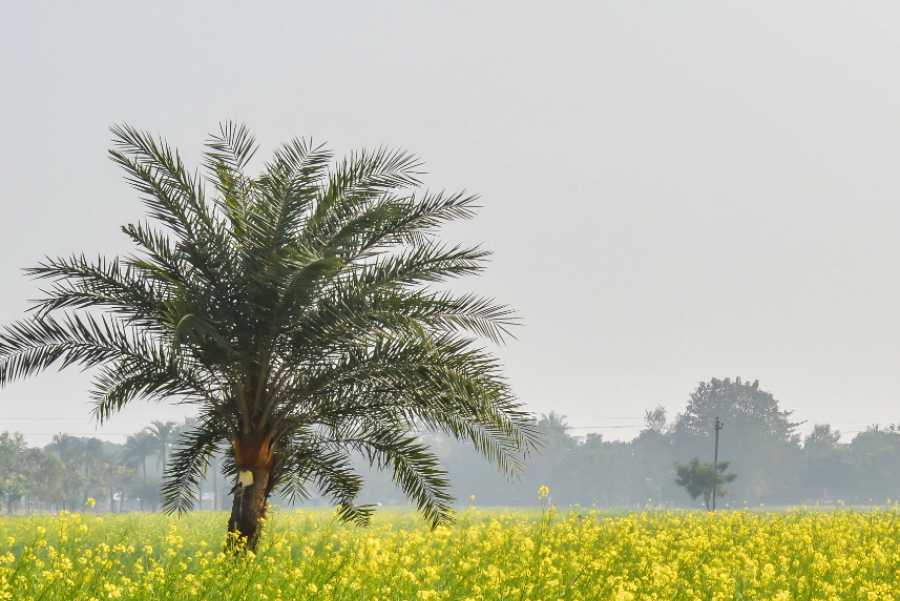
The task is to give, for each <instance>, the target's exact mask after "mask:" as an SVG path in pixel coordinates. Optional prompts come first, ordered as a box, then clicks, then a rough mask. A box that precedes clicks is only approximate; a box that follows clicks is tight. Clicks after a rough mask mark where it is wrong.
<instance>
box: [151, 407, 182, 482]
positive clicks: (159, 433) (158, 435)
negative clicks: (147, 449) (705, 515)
mask: <svg viewBox="0 0 900 601" xmlns="http://www.w3.org/2000/svg"><path fill="white" fill-rule="evenodd" d="M177 431H178V425H177V424H176V423H175V422H163V421H159V420H154V421H153V422H152V423H151V424H150V425H149V426H147V432H148V433H149V434H150V436H152V437H153V441H154V442H155V443H156V448H157V461H158V464H159V467H160V469H161V470H162V472H163V473H165V472H166V461H168V459H169V447H171V446H172V444H173V443H174V442H175V436H176V433H177Z"/></svg>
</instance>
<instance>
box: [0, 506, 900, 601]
mask: <svg viewBox="0 0 900 601" xmlns="http://www.w3.org/2000/svg"><path fill="white" fill-rule="evenodd" d="M222 518H223V516H222V515H221V514H218V513H215V512H198V513H193V514H190V515H187V516H185V517H182V518H175V517H168V516H164V515H160V514H123V515H96V514H91V513H90V512H86V513H84V514H79V513H63V514H59V515H56V516H32V517H24V516H23V517H11V518H4V519H0V599H10V600H13V599H14V600H16V601H37V600H41V601H62V600H66V601H70V600H79V601H80V600H92V601H101V600H107V599H123V600H126V599H127V600H141V601H147V600H151V599H152V600H163V599H165V600H182V599H206V600H210V601H215V600H225V599H229V600H230V599H259V600H285V601H286V600H288V599H325V600H331V599H335V600H336V599H346V600H354V601H357V600H403V601H405V600H409V599H444V600H453V601H456V600H476V599H477V600H500V599H505V600H526V599H528V600H533V601H534V600H545V599H572V600H595V599H611V600H616V601H624V600H629V599H630V600H635V599H657V600H663V599H665V600H674V599H684V600H697V601H700V600H712V599H715V600H726V599H727V600H731V599H765V600H772V599H774V600H779V601H787V600H789V599H804V600H807V599H809V600H822V601H825V600H829V601H832V600H833V601H837V600H841V601H852V600H866V601H873V600H890V599H897V598H900V585H898V584H897V583H898V582H900V512H898V511H895V510H878V511H869V512H859V511H832V512H817V511H789V512H781V513H776V512H769V513H764V512H752V511H736V512H720V513H715V514H713V513H701V512H673V511H665V512H664V511H658V512H657V511H645V512H641V513H629V514H618V515H616V514H606V513H601V512H598V511H574V510H573V511H568V512H564V513H557V512H556V511H555V510H553V509H550V510H547V511H544V512H537V511H506V510H480V509H477V508H469V509H467V510H465V511H462V512H460V514H459V515H458V516H457V519H456V521H455V523H454V524H453V525H450V526H439V527H438V528H437V529H435V530H431V529H430V528H429V527H428V525H427V524H425V523H424V522H423V521H422V519H421V517H420V516H418V515H416V514H415V513H412V512H407V511H387V512H384V513H380V514H378V515H377V516H376V518H375V519H374V521H373V523H372V524H371V525H370V526H369V527H357V526H353V525H347V524H344V523H342V522H340V521H339V520H337V519H335V516H334V515H333V514H331V513H330V512H328V511H324V510H321V511H308V510H304V511H291V512H282V511H278V510H275V511H272V512H271V513H270V514H269V517H268V518H267V522H266V526H265V534H264V536H263V537H262V539H261V542H260V544H259V547H258V548H257V550H256V552H252V551H247V552H246V553H237V554H235V553H231V552H223V548H224V544H223V543H224V542H225V541H224V539H223V537H222V534H221V522H222ZM235 564H238V565H235Z"/></svg>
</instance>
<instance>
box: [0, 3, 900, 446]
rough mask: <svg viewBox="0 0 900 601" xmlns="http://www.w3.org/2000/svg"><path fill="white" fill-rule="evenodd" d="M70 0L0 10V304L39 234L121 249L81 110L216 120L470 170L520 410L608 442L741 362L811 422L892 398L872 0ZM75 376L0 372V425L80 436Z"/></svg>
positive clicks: (896, 106) (880, 40)
mask: <svg viewBox="0 0 900 601" xmlns="http://www.w3.org/2000/svg"><path fill="white" fill-rule="evenodd" d="M77 4H78V6H76V3H70V2H58V3H55V4H53V3H39V2H19V3H15V4H14V5H9V6H7V8H6V10H5V11H4V18H3V20H2V22H0V50H2V52H0V73H2V89H3V92H2V94H0V115H2V119H3V127H2V134H3V139H2V144H0V160H2V165H3V167H2V170H3V176H2V178H0V203H2V208H3V211H2V213H0V245H2V251H3V252H2V253H0V282H2V296H0V321H3V322H7V321H10V320H13V319H16V318H18V317H19V316H20V315H21V313H22V311H23V310H24V308H25V307H26V300H27V299H28V298H31V297H33V296H34V293H35V290H36V284H35V283H34V282H30V281H28V280H26V279H25V278H24V277H23V276H22V274H21V271H20V269H21V268H22V267H25V266H28V265H31V264H33V263H34V262H35V261H37V260H39V259H40V258H41V257H42V256H43V255H45V254H51V255H54V254H68V253H71V252H80V251H82V250H84V251H86V252H88V253H89V254H96V253H98V252H103V253H116V252H123V251H126V250H127V249H128V247H127V245H126V242H125V240H124V238H123V236H122V235H121V234H120V233H119V231H118V226H119V225H120V224H123V223H125V222H127V221H130V220H134V219H136V218H138V217H139V216H140V215H141V212H142V207H141V205H140V203H139V201H138V199H137V197H136V195H135V194H134V193H132V191H131V190H130V189H129V188H128V187H127V186H126V185H125V184H124V183H123V181H122V178H121V176H120V174H119V173H118V172H117V170H116V168H115V167H114V166H113V165H112V164H111V163H110V162H109V161H108V160H107V158H106V154H105V151H106V148H107V146H108V139H109V133H108V130H107V127H108V126H109V125H110V124H112V123H114V122H118V121H123V120H126V121H128V122H131V123H133V124H135V125H138V126H140V127H143V128H148V129H151V130H153V131H155V132H158V133H161V134H164V135H165V136H167V137H168V138H169V140H170V141H171V142H173V143H174V144H176V145H178V146H179V147H181V148H182V149H183V150H184V151H185V153H186V154H187V155H188V156H189V157H191V158H194V157H196V156H197V153H198V152H199V150H200V147H201V144H202V141H203V139H204V137H205V134H206V133H207V132H208V131H210V130H212V129H213V128H214V127H215V125H216V123H217V122H218V121H220V120H223V119H236V120H240V121H244V122H246V123H247V124H248V125H250V126H251V127H252V128H253V129H254V130H255V131H256V133H257V135H258V138H259V139H260V141H261V142H262V144H263V148H264V150H269V149H271V148H273V147H274V146H275V145H276V144H277V143H279V142H282V141H285V140H286V139H288V138H290V137H292V136H298V135H305V136H313V137H314V138H315V139H317V140H328V141H329V142H331V144H332V145H333V146H334V147H335V148H336V149H338V150H340V151H343V150H346V149H349V148H351V147H354V146H373V145H380V144H388V145H396V146H403V147H405V148H407V149H409V150H412V151H414V152H416V153H418V154H419V155H421V156H422V157H423V158H424V159H425V160H426V161H427V163H428V167H429V173H430V175H429V177H428V184H429V186H430V187H432V188H448V189H458V188H466V189H467V190H470V191H474V192H478V193H480V194H482V196H483V202H484V209H483V211H482V212H481V214H480V216H479V218H478V219H477V220H475V221H474V222H471V223H469V224H466V225H465V226H463V227H460V228H455V229H454V230H453V231H452V232H450V233H448V236H449V237H452V238H456V239H461V240H467V241H468V240H472V241H483V242H485V243H486V244H487V246H488V247H490V248H492V249H493V250H494V251H495V256H494V260H493V263H492V265H491V266H490V269H489V270H488V273H487V274H486V275H485V276H484V277H483V278H481V279H480V280H477V281H475V280H473V281H471V286H470V287H471V288H474V289H477V290H478V291H480V292H486V293H489V294H491V295H494V296H496V297H498V298H499V299H501V300H504V301H507V302H509V303H510V304H512V305H514V306H515V307H517V308H518V309H519V311H520V313H521V315H522V317H523V318H524V320H525V323H526V325H525V326H524V327H523V328H522V329H521V330H520V332H519V339H518V340H517V341H515V342H513V343H511V344H510V345H509V346H508V347H507V348H505V349H503V350H502V357H503V359H504V361H505V363H506V365H507V367H508V373H509V375H510V378H511V380H512V383H513V385H514V387H515V389H516V391H517V392H518V393H519V394H520V396H521V397H522V398H523V399H524V400H525V401H526V402H527V403H528V404H529V405H530V407H531V408H532V409H533V410H534V411H538V412H546V411H549V410H555V411H557V412H560V413H563V414H565V415H568V416H569V420H570V422H571V423H572V424H573V425H576V426H603V428H601V431H603V432H604V434H605V435H607V436H610V437H630V436H631V435H632V434H634V433H635V432H636V431H637V429H636V427H635V426H637V425H638V424H639V420H638V419H637V418H639V417H640V415H641V414H642V412H643V411H644V410H645V409H647V408H650V407H652V406H654V405H656V404H659V403H662V404H664V405H665V406H666V407H668V408H669V409H670V410H671V411H672V412H675V411H677V410H679V409H680V408H681V407H683V405H684V403H685V401H686V399H687V396H688V394H689V392H690V391H691V390H692V388H693V387H694V386H695V385H696V383H697V382H698V381H700V380H703V379H708V378H710V377H714V376H715V377H725V376H736V375H740V376H743V377H745V378H748V379H754V378H759V379H760V380H761V382H762V386H763V387H764V388H766V389H768V390H770V391H772V392H773V393H774V394H775V396H776V397H777V398H778V399H779V400H780V401H781V402H782V404H783V405H784V406H785V407H787V408H791V409H795V410H796V414H795V416H796V417H798V418H800V419H807V420H810V422H813V421H815V422H823V421H827V422H831V423H832V424H834V425H836V426H837V427H839V428H840V429H842V430H845V431H850V432H852V431H854V430H859V429H862V428H864V427H865V426H866V425H867V424H871V423H875V422H881V423H887V422H893V421H897V420H900V407H898V399H900V316H898V306H900V283H898V276H897V273H898V262H900V261H898V259H900V236H898V235H897V226H898V218H900V204H898V199H900V176H898V174H900V171H898V168H897V165H898V161H900V80H898V75H897V59H898V56H900V54H898V52H900V5H898V4H897V3H896V2H865V3H852V2H822V1H817V2H784V1H783V0H779V1H776V2H761V1H754V2H728V1H723V0H714V1H710V2H690V1H682V2H670V1H659V2H638V1H634V0H624V1H622V2H585V3H546V2H543V3H533V4H530V3H523V2H508V3H501V2H471V3H458V2H409V3H393V2H358V3H340V2H284V3H281V4H276V3H262V2H260V3H250V2H247V3H243V4H238V3H224V2H214V3H213V2H210V3H206V4H205V5H204V4H203V3H200V2H190V3H181V2H171V3H169V2H158V1H157V2H142V3H126V2H108V3H102V2H91V3H77ZM87 389H88V377H87V376H85V375H83V374H80V373H77V372H68V373H64V374H61V375H57V374H55V373H54V374H49V373H48V374H45V375H44V376H43V377H40V378H38V379H34V380H31V381H28V382H25V383H21V384H16V385H14V386H10V387H8V388H7V389H5V390H0V430H2V429H7V428H9V429H18V430H22V431H24V432H27V433H29V438H30V440H32V441H33V442H40V443H43V442H46V441H47V440H48V439H49V435H50V434H52V433H53V432H57V431H60V430H68V431H72V432H94V431H95V426H94V424H93V423H92V422H91V421H90V419H89V417H88V409H87V408H88V405H87V403H86V401H85V399H86V397H87V394H86V393H87ZM179 415H181V412H180V411H179V410H177V409H171V408H167V407H165V406H159V405H143V406H139V407H135V408H134V409H131V410H129V411H128V412H126V413H125V414H124V415H122V416H120V417H119V418H116V419H115V420H113V421H112V422H111V423H110V424H109V425H108V426H106V427H104V429H102V430H101V431H100V432H102V433H106V434H108V435H109V436H110V437H112V438H113V439H117V438H121V436H120V434H121V433H125V432H130V431H133V430H135V429H138V428H140V427H142V426H143V425H145V423H146V422H147V421H148V420H149V419H151V418H163V417H174V416H179ZM622 418H627V419H622ZM611 426H620V427H611ZM581 431H582V432H583V431H585V430H581Z"/></svg>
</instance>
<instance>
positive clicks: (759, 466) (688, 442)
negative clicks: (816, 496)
mask: <svg viewBox="0 0 900 601" xmlns="http://www.w3.org/2000/svg"><path fill="white" fill-rule="evenodd" d="M790 415H791V413H790V412H789V411H784V410H782V409H781V408H780V407H779V404H778V401H777V400H776V399H775V397H774V396H773V395H772V394H771V393H769V392H766V391H765V390H763V389H761V388H760V386H759V382H758V381H754V382H745V381H742V380H741V379H740V378H736V379H734V380H732V379H730V378H724V379H717V378H713V379H712V380H710V381H709V382H701V383H700V384H699V385H698V386H697V388H696V390H695V391H694V392H693V393H691V396H690V399H689V400H688V404H687V407H686V408H685V410H684V412H682V413H681V414H679V415H678V416H677V418H676V420H675V423H674V425H673V427H672V444H673V453H674V457H675V460H676V461H681V462H685V461H689V460H690V458H692V457H698V456H699V457H704V456H708V455H709V454H710V453H711V452H712V448H713V440H712V438H713V425H714V423H715V419H716V417H717V416H718V417H721V419H722V420H723V422H724V423H725V429H724V430H723V431H722V433H721V437H720V445H719V457H725V458H727V459H728V460H729V461H731V465H732V466H733V468H734V470H735V471H736V472H738V473H739V474H740V475H741V478H740V480H739V481H738V482H737V483H736V485H735V486H734V489H733V492H734V494H735V495H736V496H738V497H740V498H743V499H746V500H748V501H749V502H750V503H752V504H757V503H759V502H761V501H762V499H764V498H768V499H776V500H778V501H779V502H781V501H782V500H784V499H787V498H789V497H790V496H792V495H793V494H795V491H794V490H792V488H795V487H796V477H795V476H794V475H795V474H797V473H798V472H799V471H801V470H802V467H803V466H802V461H801V453H800V436H799V435H798V434H797V427H798V426H799V425H800V424H799V423H797V422H793V421H791V419H790ZM776 471H777V473H775V472H776Z"/></svg>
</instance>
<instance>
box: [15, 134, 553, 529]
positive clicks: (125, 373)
mask: <svg viewBox="0 0 900 601" xmlns="http://www.w3.org/2000/svg"><path fill="white" fill-rule="evenodd" d="M112 132H113V137H114V139H113V142H114V147H113V149H112V150H110V156H111V158H112V160H113V161H114V162H115V163H117V164H118V165H120V166H121V167H122V168H123V169H124V170H125V172H126V174H127V180H128V182H129V183H130V184H131V185H132V186H133V187H134V188H135V189H136V190H137V191H138V192H139V193H140V194H141V196H142V199H143V202H144V204H145V205H146V207H147V209H148V213H149V219H148V220H147V221H145V222H140V223H135V224H130V225H126V226H124V227H123V228H122V230H123V232H124V233H125V234H126V235H127V236H128V237H129V238H130V240H131V241H132V242H133V243H134V245H135V246H136V252H135V254H133V255H130V256H127V257H123V258H119V257H115V258H109V259H107V258H102V257H101V258H98V259H88V258H87V257H86V256H85V255H74V256H71V257H68V258H55V259H54V258H50V259H46V260H45V261H44V262H43V263H41V264H40V265H38V266H37V267H34V268H32V269H30V270H29V273H30V274H31V275H32V276H35V277H37V278H42V279H46V280H49V281H50V282H51V283H50V285H49V286H48V287H47V289H46V290H44V291H43V296H42V297H41V298H39V299H38V300H37V301H35V304H34V307H33V311H32V315H31V316H30V318H29V319H26V320H23V321H20V322H17V323H14V324H12V325H9V326H7V327H6V328H5V330H3V331H2V332H0V385H3V384H5V383H7V382H9V381H12V380H16V379H20V378H24V377H27V376H30V375H32V374H35V373H37V372H39V371H41V370H44V369H46V368H48V367H50V366H53V365H57V366H59V367H60V368H62V367H66V366H69V365H73V364H77V365H79V366H81V367H85V368H89V367H97V368H99V369H98V370H97V372H96V376H95V378H94V381H93V386H92V391H91V394H92V397H93V399H94V402H95V408H94V412H95V414H96V417H97V418H98V419H99V420H100V421H101V422H102V421H104V420H106V419H107V418H108V417H109V416H111V415H112V414H114V413H115V412H116V411H118V410H119V409H121V408H122V407H123V406H125V405H126V404H127V403H129V402H131V401H132V400H135V399H138V398H144V399H154V400H161V399H170V400H174V401H175V402H178V403H188V404H192V405H195V406H196V409H197V416H198V420H197V422H196V424H195V427H194V428H193V429H191V430H189V431H188V432H186V433H185V434H184V435H183V437H182V445H181V446H180V447H179V448H177V449H175V450H174V451H173V452H172V455H171V458H170V461H169V465H168V468H167V470H166V483H165V485H164V488H163V496H164V500H165V504H166V507H167V508H168V509H169V510H186V509H188V508H190V507H192V505H193V502H194V497H195V494H196V485H197V481H198V478H199V477H200V476H201V474H202V473H203V470H204V469H205V467H206V464H207V462H208V461H209V458H210V456H211V455H213V454H214V453H215V452H216V451H217V449H219V448H224V449H225V450H226V451H227V453H228V454H229V457H230V473H231V474H232V475H233V476H235V478H236V489H235V491H236V492H235V508H234V510H233V511H232V519H231V522H230V528H231V529H232V530H236V531H238V532H240V533H241V534H243V535H245V536H248V537H249V538H250V539H251V543H252V542H253V541H255V537H256V535H257V528H256V524H257V521H258V519H259V517H261V515H262V514H263V513H264V511H265V501H266V499H267V498H268V496H269V494H270V493H271V492H272V490H273V489H275V488H276V487H279V488H281V489H283V490H285V491H286V492H287V493H289V494H293V495H301V496H302V495H304V494H306V490H307V488H306V487H307V486H309V485H314V486H317V487H318V488H319V489H320V490H321V491H322V492H323V493H324V494H326V495H329V496H331V497H332V498H333V499H334V500H335V502H336V503H337V505H338V508H339V513H340V515H341V516H342V517H343V518H344V519H349V520H353V521H359V522H364V521H366V519H367V518H368V516H369V515H370V513H371V507H367V506H360V505H359V504H358V503H357V502H356V498H357V495H358V493H359V491H360V487H361V485H362V479H361V477H360V476H359V475H358V474H356V473H355V472H354V470H353V468H352V465H351V459H352V456H353V454H354V453H361V454H362V455H364V456H365V457H367V458H368V460H369V461H370V462H371V463H372V464H373V465H375V466H378V467H380V468H387V469H390V470H392V473H393V476H394V479H395V481H396V482H397V484H398V485H399V486H400V487H401V488H402V490H403V491H404V492H405V493H406V494H407V495H408V496H409V497H410V498H411V499H412V500H414V501H415V503H416V504H417V506H418V507H419V509H420V510H421V511H422V512H423V513H424V515H425V516H426V517H427V518H428V519H429V520H430V521H431V522H432V523H433V524H438V523H440V522H441V521H443V520H445V519H447V518H448V517H449V516H450V512H451V502H452V498H451V496H450V495H449V493H448V481H447V476H446V473H445V471H444V470H443V469H442V468H441V466H440V463H439V461H438V460H437V458H436V456H435V455H434V454H433V452H432V451H431V450H430V449H429V447H428V446H427V444H425V443H424V442H423V440H422V439H421V437H420V436H419V435H418V434H419V432H421V431H440V432H444V433H446V434H449V435H452V436H454V437H457V438H460V439H468V440H469V441H471V442H472V443H473V444H474V445H475V446H476V447H477V449H478V450H479V451H480V452H481V453H483V454H484V455H485V456H486V457H488V458H489V459H491V460H492V461H494V462H496V463H497V464H498V465H499V466H500V468H502V469H503V470H507V471H510V470H514V469H515V468H516V466H517V465H518V462H519V460H520V459H521V456H522V452H523V451H524V450H526V449H527V448H529V447H530V446H531V445H532V444H533V443H534V442H535V438H534V430H533V428H532V425H531V424H532V420H531V418H530V416H529V415H528V414H527V413H526V412H525V411H524V410H523V408H522V406H521V404H520V403H519V402H518V401H517V400H516V399H515V397H514V396H513V394H512V393H511V391H510V388H509V386H508V384H507V383H506V381H505V380H504V378H503V376H502V373H501V369H500V364H499V362H498V361H497V359H496V358H495V357H494V356H492V354H491V353H489V352H488V351H486V350H485V349H484V348H482V347H481V346H480V344H479V339H482V338H487V339H488V340H491V341H493V342H502V341H503V340H504V339H506V338H507V336H508V335H509V330H510V328H511V327H512V326H513V325H514V324H515V318H514V315H513V314H512V312H511V311H510V309H508V308H507V307H506V306H503V305H498V304H496V303H495V302H494V301H492V300H491V299H488V298H483V297H481V296H477V295H474V294H456V293H453V292H450V291H448V290H446V289H436V288H434V287H433V285H434V284H438V283H443V282H446V281H448V280H450V279H452V278H456V277H459V276H465V275H469V274H477V273H479V272H480V271H482V269H483V268H484V265H485V260H486V258H487V257H488V253H487V252H486V251H484V250H482V249H481V248H479V247H464V246H452V245H446V244H443V243H441V242H440V241H438V240H437V239H436V237H435V234H436V232H437V230H438V228H439V227H440V226H441V225H442V224H444V223H446V222H449V221H452V220H456V219H468V218H470V217H472V216H473V214H474V210H475V208H476V206H475V202H476V199H475V197H473V196H471V195H467V194H463V193H455V194H447V193H430V192H424V193H421V192H417V190H416V189H417V188H418V187H419V185H420V180H419V176H420V175H421V171H420V170H421V164H420V162H419V161H418V160H417V159H416V158H415V157H413V156H411V155H409V154H407V153H405V152H400V151H390V150H385V149H380V150H376V151H360V152H354V153H352V154H350V155H349V156H348V157H347V158H345V159H343V160H341V161H338V162H336V163H333V160H332V155H331V154H330V152H329V151H328V150H327V149H326V148H325V147H324V146H320V145H314V144H312V143H311V142H310V141H307V140H302V139H294V140H292V141H291V142H289V143H287V144H285V145H283V146H281V147H280V148H279V149H278V150H277V151H276V152H275V153H274V156H273V157H272V159H271V160H270V161H269V162H268V163H265V165H264V166H263V168H262V171H261V174H260V175H258V176H255V177H251V176H249V175H247V174H246V172H245V170H246V168H247V166H248V164H249V163H250V161H251V159H252V158H253V156H254V154H255V152H256V149H257V146H256V143H255V141H254V139H253V137H252V135H251V134H250V133H249V131H248V130H247V129H246V128H245V127H243V126H237V125H234V124H231V123H227V124H223V125H222V126H220V128H219V131H218V132H217V133H215V134H213V135H211V137H210V138H209V140H208V141H207V145H206V152H205V155H204V156H205V161H204V163H205V177H204V176H201V175H200V173H192V172H190V171H188V170H187V168H186V167H185V165H184V164H183V162H182V159H181V158H180V155H179V154H178V153H177V152H176V151H174V150H173V149H171V148H170V147H169V146H168V144H167V143H166V142H165V141H164V140H162V139H157V138H154V137H153V136H151V135H150V134H148V133H145V132H142V131H139V130H136V129H134V128H132V127H130V126H127V125H122V126H116V127H114V128H113V129H112Z"/></svg>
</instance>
